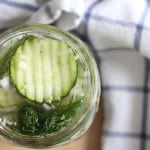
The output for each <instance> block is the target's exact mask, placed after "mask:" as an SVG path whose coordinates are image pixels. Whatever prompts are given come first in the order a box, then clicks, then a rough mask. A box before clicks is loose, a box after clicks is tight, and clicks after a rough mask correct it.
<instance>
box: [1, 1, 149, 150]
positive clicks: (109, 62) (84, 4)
mask: <svg viewBox="0 0 150 150" xmlns="http://www.w3.org/2000/svg"><path fill="white" fill-rule="evenodd" d="M33 22H34V23H35V22H36V23H37V22H38V23H46V24H53V25H55V26H57V27H60V28H63V29H65V30H71V31H72V32H73V33H75V34H76V35H77V36H79V38H81V39H82V40H83V41H84V42H86V43H87V44H88V45H89V46H90V48H91V50H92V51H93V53H94V55H95V57H96V61H97V64H98V66H99V69H100V75H101V80H102V100H103V104H104V125H103V132H102V148H101V149H102V150H150V61H149V58H150V2H149V1H148V0H76V1H71V0H51V1H50V0H22V1H20V0H0V30H1V31H4V30H6V29H7V28H10V27H12V26H15V25H18V24H23V23H33ZM100 136H101V135H100Z"/></svg>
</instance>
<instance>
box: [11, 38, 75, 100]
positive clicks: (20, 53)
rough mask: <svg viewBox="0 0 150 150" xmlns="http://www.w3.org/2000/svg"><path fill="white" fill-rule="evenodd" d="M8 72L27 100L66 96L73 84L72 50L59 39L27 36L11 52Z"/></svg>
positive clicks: (73, 64)
mask: <svg viewBox="0 0 150 150" xmlns="http://www.w3.org/2000/svg"><path fill="white" fill-rule="evenodd" d="M10 76H11V79H12V81H13V83H14V85H15V86H16V88H17V89H18V91H19V92H20V94H22V95H23V96H25V97H26V98H28V99H29V100H32V101H35V102H38V103H42V102H47V103H52V102H53V101H57V100H60V99H61V98H62V97H64V96H66V95H67V94H68V92H69V91H70V90H71V88H72V87H73V86H74V84H75V81H76V78H77V62H76V60H75V54H74V52H73V50H72V49H71V47H70V46H68V45H67V44H66V43H65V42H63V41H58V40H55V39H49V38H39V37H35V36H32V37H31V36H30V37H29V38H28V39H27V40H25V42H24V43H23V44H21V45H20V46H19V47H18V48H17V50H16V52H15V54H14V55H13V56H12V59H11V63H10Z"/></svg>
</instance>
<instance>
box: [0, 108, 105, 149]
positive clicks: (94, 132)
mask: <svg viewBox="0 0 150 150" xmlns="http://www.w3.org/2000/svg"><path fill="white" fill-rule="evenodd" d="M99 110H100V111H99V112H98V113H97V115H96V118H95V120H94V122H93V124H92V126H91V128H90V129H89V131H88V132H87V133H86V134H85V135H84V136H82V137H81V138H79V139H78V140H76V141H74V142H72V143H70V144H66V145H64V146H61V147H57V148H47V149H45V150H100V149H101V148H100V145H101V138H100V137H101V136H100V135H101V127H102V125H101V124H102V123H101V122H102V115H101V114H102V113H101V109H99ZM0 150H35V149H31V148H23V147H19V146H16V145H13V144H12V143H9V142H7V141H5V140H0Z"/></svg>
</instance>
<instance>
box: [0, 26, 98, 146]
mask: <svg viewBox="0 0 150 150" xmlns="http://www.w3.org/2000/svg"><path fill="white" fill-rule="evenodd" d="M28 36H37V37H40V38H50V39H55V40H59V41H64V42H65V43H66V44H67V45H69V46H70V47H71V48H72V49H73V51H74V53H75V54H76V59H77V60H78V61H79V63H80V64H79V66H78V76H79V79H77V83H76V84H75V85H74V89H73V90H72V91H71V93H80V94H81V95H82V104H81V106H80V109H78V110H77V112H76V113H77V115H76V117H75V118H74V119H73V121H72V122H71V123H70V124H69V125H67V126H66V127H65V128H63V129H62V130H61V131H58V132H55V133H50V134H47V135H46V136H39V135H27V134H22V133H19V132H16V131H15V130H13V129H12V128H10V126H8V125H7V119H8V118H9V117H11V108H10V107H9V108H7V110H6V112H7V115H10V116H7V117H6V118H5V112H3V109H2V110H1V108H0V135H1V137H2V138H4V139H6V140H8V141H10V142H12V143H15V144H18V145H20V146H24V147H31V148H46V147H55V146H60V145H63V144H66V143H69V142H71V141H74V140H76V139H77V138H79V137H81V136H82V135H83V134H84V133H85V132H86V131H87V130H88V129H89V127H90V126H91V124H92V122H93V120H94V117H95V115H96V112H97V110H98V105H99V101H100V93H101V89H100V85H101V83H100V77H99V73H98V68H97V64H96V62H95V59H94V57H93V55H92V53H91V52H90V50H89V49H88V47H87V46H86V45H85V44H84V43H83V42H82V41H81V40H79V39H78V38H77V37H75V36H73V35H71V34H70V33H68V32H65V31H63V30H61V29H58V28H56V27H53V26H50V25H43V24H29V25H22V26H18V27H15V28H12V29H9V30H7V31H6V32H4V33H2V34H1V35H0V63H3V60H5V59H4V58H7V56H9V55H10V53H11V51H12V48H13V47H14V45H15V44H16V43H17V42H18V41H19V40H20V39H22V38H23V37H28ZM12 55H13V54H12ZM10 56H11V55H10ZM81 64H82V65H81ZM80 65H81V66H80ZM3 67H4V70H5V64H4V63H3V64H0V71H1V70H2V69H3ZM6 68H7V67H6ZM1 74H2V73H1V72H0V75H1ZM2 75H3V74H2ZM8 76H9V69H8ZM0 77H1V76H0ZM2 79H3V78H2V77H1V79H0V82H1V80H2ZM78 80H79V81H78ZM81 81H82V85H81V86H80V85H78V82H79V83H80V82H81ZM75 96H76V95H75ZM69 98H70V97H67V98H66V97H65V99H67V100H66V101H68V99H69ZM9 109H10V110H9ZM16 111H17V110H16ZM8 122H9V121H8Z"/></svg>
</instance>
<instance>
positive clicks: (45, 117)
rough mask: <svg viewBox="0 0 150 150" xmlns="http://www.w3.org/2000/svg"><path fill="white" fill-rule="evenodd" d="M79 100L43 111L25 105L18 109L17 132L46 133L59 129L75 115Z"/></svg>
mask: <svg viewBox="0 0 150 150" xmlns="http://www.w3.org/2000/svg"><path fill="white" fill-rule="evenodd" d="M80 105H81V100H78V101H75V102H71V103H70V104H68V105H67V106H62V107H60V108H56V109H54V110H49V111H45V110H44V111H43V110H39V109H37V108H36V107H35V106H31V105H25V106H23V107H22V108H21V109H20V111H19V113H18V114H19V116H20V117H19V124H20V126H19V132H21V133H23V134H27V135H42V136H43V135H47V134H51V133H54V132H58V131H61V130H62V129H64V128H65V127H66V126H68V125H69V124H71V123H72V121H73V119H74V118H75V117H76V115H77V110H78V108H79V106H80Z"/></svg>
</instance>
